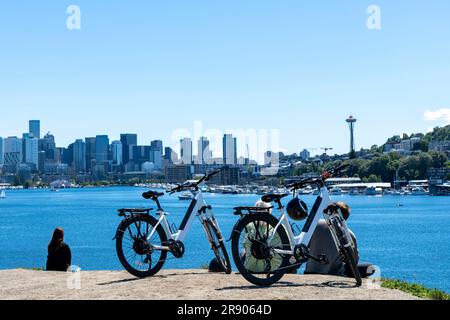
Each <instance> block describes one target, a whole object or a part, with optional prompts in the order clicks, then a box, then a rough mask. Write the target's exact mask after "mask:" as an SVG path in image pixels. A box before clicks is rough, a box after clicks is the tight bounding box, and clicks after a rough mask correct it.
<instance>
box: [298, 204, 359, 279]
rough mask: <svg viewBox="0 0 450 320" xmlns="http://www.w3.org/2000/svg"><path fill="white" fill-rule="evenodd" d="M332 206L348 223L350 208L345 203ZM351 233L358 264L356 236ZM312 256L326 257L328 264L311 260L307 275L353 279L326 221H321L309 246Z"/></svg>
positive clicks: (307, 267) (308, 264) (307, 265)
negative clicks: (337, 209)
mask: <svg viewBox="0 0 450 320" xmlns="http://www.w3.org/2000/svg"><path fill="white" fill-rule="evenodd" d="M332 206H337V207H338V208H339V210H340V211H341V213H342V216H343V217H344V219H345V220H346V221H347V220H348V218H349V217H350V207H349V206H348V205H347V204H346V203H344V202H336V203H333V204H332ZM349 231H350V235H351V237H352V239H353V242H354V243H355V255H356V257H355V258H356V263H358V262H359V252H358V244H357V241H356V236H355V234H354V233H353V232H352V231H351V230H349ZM309 247H310V249H311V254H312V255H313V256H316V257H318V256H321V255H322V256H326V257H327V261H328V263H326V264H324V263H319V262H317V261H315V260H312V259H309V261H308V263H307V264H306V270H305V274H324V275H334V276H346V277H353V274H352V271H351V269H350V268H349V267H348V266H346V263H345V261H344V259H343V257H342V256H341V254H340V253H339V251H338V249H337V248H336V244H335V243H334V240H333V236H332V235H331V231H330V229H329V227H328V224H327V222H326V221H325V220H324V219H321V220H320V221H319V224H318V225H317V228H316V231H315V232H314V234H313V236H312V238H311V242H310V245H309Z"/></svg>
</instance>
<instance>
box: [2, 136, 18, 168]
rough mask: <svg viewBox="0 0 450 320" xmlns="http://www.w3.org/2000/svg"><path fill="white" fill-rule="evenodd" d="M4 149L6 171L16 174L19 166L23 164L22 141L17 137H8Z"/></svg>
mask: <svg viewBox="0 0 450 320" xmlns="http://www.w3.org/2000/svg"><path fill="white" fill-rule="evenodd" d="M3 148H4V162H3V164H4V166H5V167H6V171H9V172H16V171H17V170H18V168H19V164H20V163H21V162H22V159H23V155H22V139H20V138H17V137H8V138H5V139H3Z"/></svg>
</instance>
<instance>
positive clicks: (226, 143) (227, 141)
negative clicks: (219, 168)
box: [222, 134, 237, 165]
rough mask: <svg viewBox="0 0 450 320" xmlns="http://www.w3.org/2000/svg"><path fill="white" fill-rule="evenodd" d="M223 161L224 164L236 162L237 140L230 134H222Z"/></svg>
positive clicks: (234, 163)
mask: <svg viewBox="0 0 450 320" xmlns="http://www.w3.org/2000/svg"><path fill="white" fill-rule="evenodd" d="M222 144H223V163H224V164H226V165H236V164H237V140H236V138H233V135H231V134H225V135H224V136H223V141H222Z"/></svg>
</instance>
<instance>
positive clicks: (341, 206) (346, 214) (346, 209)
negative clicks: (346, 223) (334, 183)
mask: <svg viewBox="0 0 450 320" xmlns="http://www.w3.org/2000/svg"><path fill="white" fill-rule="evenodd" d="M336 205H337V206H338V207H339V209H341V213H342V216H343V217H344V219H345V220H348V218H350V212H351V209H350V207H349V206H348V204H346V203H345V202H336Z"/></svg>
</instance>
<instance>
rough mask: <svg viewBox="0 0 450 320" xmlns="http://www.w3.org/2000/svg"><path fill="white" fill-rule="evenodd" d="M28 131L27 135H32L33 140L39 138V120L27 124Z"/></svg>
mask: <svg viewBox="0 0 450 320" xmlns="http://www.w3.org/2000/svg"><path fill="white" fill-rule="evenodd" d="M28 126H29V130H28V133H30V134H32V135H33V136H34V137H35V138H37V139H40V138H41V121H40V120H30V121H29V123H28Z"/></svg>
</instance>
